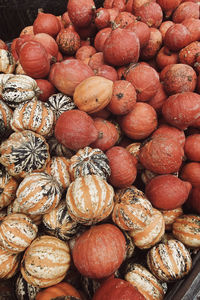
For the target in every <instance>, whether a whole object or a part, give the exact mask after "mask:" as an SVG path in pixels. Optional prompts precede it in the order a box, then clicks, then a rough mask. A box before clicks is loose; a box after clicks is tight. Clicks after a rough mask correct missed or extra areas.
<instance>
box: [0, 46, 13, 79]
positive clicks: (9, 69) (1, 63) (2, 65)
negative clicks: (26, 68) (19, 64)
mask: <svg viewBox="0 0 200 300" xmlns="http://www.w3.org/2000/svg"><path fill="white" fill-rule="evenodd" d="M15 65H16V61H15V59H14V57H13V55H12V53H11V52H10V51H8V50H5V49H0V72H1V73H5V74H10V73H13V72H14V70H15Z"/></svg>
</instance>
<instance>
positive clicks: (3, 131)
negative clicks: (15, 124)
mask: <svg viewBox="0 0 200 300" xmlns="http://www.w3.org/2000/svg"><path fill="white" fill-rule="evenodd" d="M12 115H13V111H12V110H11V108H10V107H9V106H8V105H7V104H6V103H5V102H4V101H2V100H1V99H0V139H1V140H2V139H3V138H5V137H7V136H8V135H9V134H10V133H11V127H10V121H11V119H12Z"/></svg>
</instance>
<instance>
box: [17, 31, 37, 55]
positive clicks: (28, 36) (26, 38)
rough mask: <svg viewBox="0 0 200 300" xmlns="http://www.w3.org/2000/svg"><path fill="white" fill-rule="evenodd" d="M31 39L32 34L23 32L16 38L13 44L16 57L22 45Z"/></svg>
mask: <svg viewBox="0 0 200 300" xmlns="http://www.w3.org/2000/svg"><path fill="white" fill-rule="evenodd" d="M31 40H33V36H32V35H31V34H24V35H21V36H20V37H18V38H17V39H16V42H15V43H14V44H15V51H16V53H17V56H18V57H19V53H20V49H21V47H22V45H23V44H24V43H25V42H28V41H31Z"/></svg>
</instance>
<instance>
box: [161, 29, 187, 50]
mask: <svg viewBox="0 0 200 300" xmlns="http://www.w3.org/2000/svg"><path fill="white" fill-rule="evenodd" d="M191 42H192V40H191V35H190V31H189V30H188V29H187V27H186V26H185V25H183V24H173V25H172V26H170V27H169V29H168V30H167V32H166V34H165V37H164V45H165V46H167V47H168V48H169V49H170V50H172V51H174V52H178V51H179V50H181V49H182V48H184V47H186V46H187V45H189V44H190V43H191Z"/></svg>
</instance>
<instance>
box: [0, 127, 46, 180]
mask: <svg viewBox="0 0 200 300" xmlns="http://www.w3.org/2000/svg"><path fill="white" fill-rule="evenodd" d="M0 154H1V156H0V163H1V164H2V165H4V166H5V167H6V168H7V171H8V173H9V174H10V175H12V176H14V177H17V178H23V177H25V176H26V175H27V174H29V173H31V172H33V171H43V170H44V169H45V168H46V164H47V163H48V161H49V160H50V154H49V146H48V144H47V142H46V140H45V138H44V137H43V136H41V135H40V134H37V133H35V132H33V131H30V130H24V131H21V132H14V133H12V134H11V135H10V136H9V138H8V139H7V140H5V141H4V142H3V143H2V144H1V146H0Z"/></svg>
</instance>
